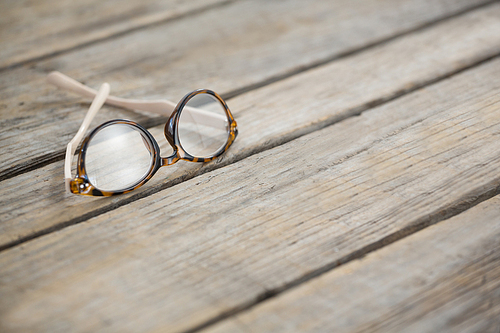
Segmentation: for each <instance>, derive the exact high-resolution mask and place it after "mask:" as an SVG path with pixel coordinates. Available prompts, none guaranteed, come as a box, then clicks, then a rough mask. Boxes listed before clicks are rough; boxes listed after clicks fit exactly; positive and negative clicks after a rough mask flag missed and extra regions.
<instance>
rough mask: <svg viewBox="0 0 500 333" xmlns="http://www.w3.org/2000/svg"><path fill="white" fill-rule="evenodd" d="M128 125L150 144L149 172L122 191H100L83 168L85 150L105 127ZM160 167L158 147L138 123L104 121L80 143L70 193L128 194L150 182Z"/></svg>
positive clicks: (114, 120) (90, 194)
mask: <svg viewBox="0 0 500 333" xmlns="http://www.w3.org/2000/svg"><path fill="white" fill-rule="evenodd" d="M119 124H122V125H128V126H130V127H133V128H135V129H136V130H138V131H139V132H140V133H141V135H144V136H145V137H146V139H147V140H148V142H149V143H150V144H151V146H150V147H151V148H152V152H151V153H152V154H153V156H152V161H153V163H151V166H150V167H149V170H148V172H147V173H145V174H144V176H142V178H141V179H140V180H138V181H137V182H136V183H134V184H133V185H130V186H128V187H126V188H124V189H120V190H113V191H106V190H101V189H99V188H98V187H97V186H95V185H94V184H92V182H91V180H90V178H89V176H88V174H87V169H86V166H85V158H86V154H87V149H88V147H89V144H90V142H91V140H92V138H93V137H94V136H95V135H96V134H97V133H99V132H100V131H101V130H103V129H104V128H106V127H109V126H112V125H119ZM161 166H162V158H161V157H160V147H159V145H158V143H157V142H156V140H155V138H154V137H153V135H152V134H151V133H149V131H148V130H147V129H145V128H144V127H142V126H141V125H139V124H138V123H136V122H134V121H131V120H127V119H113V120H109V121H106V122H104V123H102V124H101V125H99V126H97V127H96V128H94V129H93V130H92V131H91V132H90V134H89V135H87V136H86V137H85V139H84V140H83V142H82V146H81V148H80V150H79V154H78V161H77V172H76V177H75V178H73V179H72V180H71V182H70V189H71V192H72V193H76V194H81V195H89V196H112V195H117V194H123V193H128V192H131V191H133V190H135V189H137V188H139V187H141V186H142V185H144V184H145V183H146V182H147V181H148V180H150V179H151V178H152V177H153V176H154V174H155V173H156V172H157V171H158V169H159V168H160V167H161Z"/></svg>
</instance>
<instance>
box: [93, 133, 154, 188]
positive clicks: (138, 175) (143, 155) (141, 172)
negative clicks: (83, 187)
mask: <svg viewBox="0 0 500 333" xmlns="http://www.w3.org/2000/svg"><path fill="white" fill-rule="evenodd" d="M152 152H153V148H152V145H151V143H150V142H149V139H148V138H147V137H145V136H144V134H142V133H141V132H140V131H139V129H137V128H136V127H134V126H130V125H127V124H112V125H110V126H107V127H104V128H102V129H101V130H100V131H99V132H97V133H96V134H95V135H94V136H93V137H92V139H91V141H90V142H89V145H88V147H87V151H86V156H85V169H86V171H87V175H88V177H89V180H90V183H92V184H93V185H94V186H95V187H96V188H98V189H100V190H103V191H120V190H124V189H126V188H128V187H131V186H134V185H135V184H137V183H138V182H139V181H141V180H142V179H143V178H144V177H145V176H146V175H147V174H148V172H149V170H150V168H151V166H152V164H153V154H152Z"/></svg>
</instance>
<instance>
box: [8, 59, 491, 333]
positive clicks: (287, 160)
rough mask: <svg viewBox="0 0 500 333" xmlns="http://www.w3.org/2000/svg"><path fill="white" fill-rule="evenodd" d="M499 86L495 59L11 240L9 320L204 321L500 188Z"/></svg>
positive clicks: (132, 326)
mask: <svg viewBox="0 0 500 333" xmlns="http://www.w3.org/2000/svg"><path fill="white" fill-rule="evenodd" d="M499 91H500V59H495V60H493V61H491V62H488V63H486V64H484V65H482V66H479V67H477V68H475V69H472V70H469V71H466V72H464V73H461V74H459V75H456V76H454V77H452V78H450V79H448V80H445V81H443V82H440V83H438V84H435V85H432V86H429V87H427V88H424V89H421V90H419V91H417V92H414V93H412V94H410V95H408V96H405V97H402V98H400V99H397V100H395V101H393V102H391V103H388V104H386V105H384V106H381V107H378V108H375V109H373V110H370V111H368V112H364V113H363V114H361V115H360V116H359V117H355V118H350V119H347V120H345V121H342V122H341V123H338V124H336V125H333V126H330V127H327V128H325V129H323V130H320V131H316V132H314V133H311V134H308V135H306V136H303V137H301V138H299V139H296V140H294V141H292V142H289V143H287V144H284V145H281V146H279V147H276V148H274V149H271V150H268V151H265V152H263V153H260V154H257V155H254V156H251V157H249V158H246V159H244V160H242V161H240V162H238V163H234V164H231V165H229V166H226V167H224V168H221V169H218V170H215V171H213V172H210V173H207V174H205V175H202V176H200V177H196V178H195V179H192V180H189V181H186V182H184V183H182V184H179V185H177V186H174V187H172V188H170V189H168V190H165V191H161V192H159V193H157V194H154V195H151V196H149V197H147V198H144V199H142V200H138V201H135V202H133V203H130V204H128V205H126V206H124V207H121V208H119V209H116V210H113V211H111V212H108V213H106V214H103V215H100V216H98V217H96V218H93V219H91V220H88V221H86V222H84V223H80V224H78V225H75V226H72V227H68V228H66V229H63V230H61V231H59V232H54V233H52V234H50V235H47V236H45V237H40V238H38V239H35V240H33V241H30V242H27V243H24V244H22V245H20V246H17V247H14V248H11V249H8V250H6V251H4V252H2V253H1V254H0V267H2V269H1V271H0V323H1V325H2V327H1V328H2V331H4V332H12V331H16V330H24V331H53V332H56V331H65V332H70V331H97V330H102V329H106V330H108V331H121V332H123V331H137V330H141V331H155V330H156V331H181V330H186V329H190V328H193V327H195V326H197V325H200V324H203V323H205V322H206V321H210V320H212V319H213V318H214V317H217V316H219V315H221V313H225V312H227V311H234V310H235V309H240V308H244V307H246V306H248V305H251V304H254V303H255V302H256V301H258V300H259V299H261V298H262V297H264V296H265V295H268V294H272V293H273V292H276V291H279V290H281V288H284V287H286V286H287V285H290V284H293V283H295V282H296V281H300V280H301V279H302V278H304V276H307V275H310V274H314V273H315V272H321V271H323V270H325V269H328V268H330V267H334V266H335V265H337V264H338V263H342V262H345V261H347V260H350V259H352V258H357V257H359V256H361V255H363V254H364V253H366V252H367V251H370V250H373V249H376V248H378V247H381V246H383V245H384V244H386V243H388V242H391V241H393V240H395V239H399V238H401V237H404V236H405V235H407V234H409V233H411V232H413V231H415V230H418V229H420V228H422V227H424V226H426V225H428V224H431V223H434V222H436V221H440V220H442V219H445V218H446V217H448V216H450V215H453V214H456V213H457V212H460V211H462V210H463V209H465V208H467V207H469V206H470V205H471V204H473V203H474V202H476V201H477V200H481V198H484V197H489V196H492V195H493V194H494V193H497V192H498V191H499V189H500V176H499V174H498V169H499V167H500V141H499V140H498V135H499V133H500V93H499ZM478 198H479V199H478ZM131 313H133V314H134V315H133V316H131V315H130V314H131Z"/></svg>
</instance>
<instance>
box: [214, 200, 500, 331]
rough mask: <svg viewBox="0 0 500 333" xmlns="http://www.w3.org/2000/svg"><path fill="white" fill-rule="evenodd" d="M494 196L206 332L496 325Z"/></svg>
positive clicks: (499, 281)
mask: <svg viewBox="0 0 500 333" xmlns="http://www.w3.org/2000/svg"><path fill="white" fill-rule="evenodd" d="M499 240H500V197H498V196H497V197H495V198H493V199H490V200H488V201H486V202H484V203H482V204H480V205H478V206H477V207H474V208H472V209H470V210H468V211H467V212H465V213H462V214H460V215H458V216H456V217H453V218H451V219H450V220H447V221H444V222H441V223H439V224H438V225H435V226H432V227H430V228H428V229H426V230H423V231H421V232H418V233H416V234H414V235H412V236H410V237H408V238H405V239H403V240H401V241H398V242H396V243H394V244H391V245H389V246H387V247H385V248H383V249H381V250H379V251H376V252H375V253H371V254H370V255H368V256H367V257H366V258H363V259H361V260H359V261H355V262H351V263H349V264H347V265H344V266H342V267H340V268H338V269H335V270H334V271H332V272H329V273H327V274H324V275H323V276H320V277H319V278H317V279H314V280H311V281H310V282H308V283H305V284H303V285H301V286H299V287H298V288H297V289H295V290H292V291H290V292H287V293H285V294H283V295H280V296H279V297H277V298H275V299H271V300H269V301H268V302H265V303H263V304H262V305H259V306H257V307H255V308H253V309H251V310H250V311H248V312H246V313H243V314H241V315H237V316H235V317H233V318H230V319H229V320H227V321H225V322H222V323H221V324H219V325H216V326H214V327H213V328H211V329H208V330H206V332H231V333H236V332H418V333H421V332H491V333H496V332H499V331H500V241H499Z"/></svg>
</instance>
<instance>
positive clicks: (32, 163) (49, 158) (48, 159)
mask: <svg viewBox="0 0 500 333" xmlns="http://www.w3.org/2000/svg"><path fill="white" fill-rule="evenodd" d="M235 1H237V0H228V1H226V2H223V3H220V4H213V5H211V6H208V7H207V9H206V10H205V9H204V8H202V9H195V10H193V11H192V12H193V14H192V15H196V14H198V13H202V12H205V11H207V10H209V9H212V8H218V7H223V6H225V5H226V4H228V3H233V2H235ZM494 3H498V0H491V1H487V2H484V3H479V4H476V5H472V6H469V7H467V8H464V9H461V10H458V11H456V12H453V13H449V14H447V15H444V16H442V17H440V18H439V19H437V20H431V21H428V22H423V23H422V24H420V25H416V26H414V27H411V28H410V29H402V30H401V31H399V32H396V33H394V34H392V35H390V36H388V37H385V38H379V39H375V40H373V41H371V42H368V43H367V44H365V45H363V46H362V47H354V48H352V49H347V50H344V51H340V52H338V53H336V54H333V55H331V56H328V57H326V58H323V59H319V60H315V61H312V62H311V63H310V64H308V65H301V66H299V67H297V68H295V69H292V70H289V71H285V73H282V74H278V75H274V76H271V77H269V78H266V79H264V80H262V81H260V82H258V83H253V84H249V85H246V86H243V87H240V88H236V89H234V90H229V91H227V92H225V93H222V94H221V95H222V96H223V98H225V99H230V98H234V97H236V96H239V95H242V94H244V93H247V92H250V91H253V90H256V89H259V88H262V87H265V86H267V85H270V84H272V83H275V82H279V81H282V80H285V79H287V78H290V77H292V76H295V75H298V74H300V73H303V72H306V71H309V70H311V69H315V68H318V67H321V66H324V65H327V64H329V63H332V62H334V61H337V60H341V59H344V58H347V57H349V56H354V55H357V54H359V53H362V52H365V51H368V50H371V49H373V48H376V47H379V46H383V45H385V44H387V43H390V42H391V41H394V40H396V39H398V38H401V37H403V36H405V35H408V34H412V33H416V32H419V31H424V30H426V29H430V28H432V27H434V26H436V25H438V24H442V23H445V22H446V21H449V20H452V19H454V18H457V17H460V16H462V15H464V14H467V13H469V12H472V11H476V10H480V9H481V8H485V7H488V6H491V5H492V4H494ZM192 15H191V14H189V15H188V14H186V15H180V16H179V17H175V18H171V19H167V20H166V21H165V22H155V23H152V24H150V25H147V26H145V27H144V28H148V27H152V26H157V25H161V24H164V23H168V22H172V21H176V20H178V19H180V18H185V17H189V16H192ZM142 29H143V27H139V28H137V29H132V30H128V31H126V32H123V33H118V34H116V35H114V36H113V37H114V38H116V37H119V36H122V35H126V34H129V33H132V32H134V31H138V30H142ZM113 37H109V38H104V39H102V40H99V41H95V42H91V43H89V44H88V45H87V44H85V45H83V44H82V45H80V46H78V47H75V48H74V50H78V49H83V48H85V47H86V46H90V45H94V44H97V43H98V42H103V41H107V40H111V39H112V38H113ZM70 51H73V49H68V50H67V51H64V52H60V53H54V54H52V55H50V56H46V57H45V56H44V57H43V58H40V59H36V60H33V61H30V62H36V61H40V60H44V59H49V58H52V57H55V56H57V55H61V54H64V53H68V52H70ZM9 69H10V68H9ZM374 103H375V104H373V105H367V106H366V107H367V108H369V107H373V106H376V105H379V104H378V102H374ZM358 113H359V112H358ZM165 120H166V118H151V119H148V120H147V121H145V122H143V125H144V126H146V128H149V127H153V126H157V125H159V124H161V123H162V122H165ZM266 149H267V148H266ZM64 154H65V150H64V149H61V150H59V151H53V152H50V153H46V154H42V155H40V156H37V157H36V158H34V159H32V160H28V161H25V162H22V163H20V164H17V165H14V166H12V167H10V168H6V169H5V170H2V171H1V172H0V182H1V181H3V180H6V179H10V178H13V177H15V176H18V175H21V174H24V173H26V172H29V171H33V170H36V169H38V168H41V167H44V166H47V165H49V164H51V163H54V162H56V161H59V160H62V159H63V158H64Z"/></svg>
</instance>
